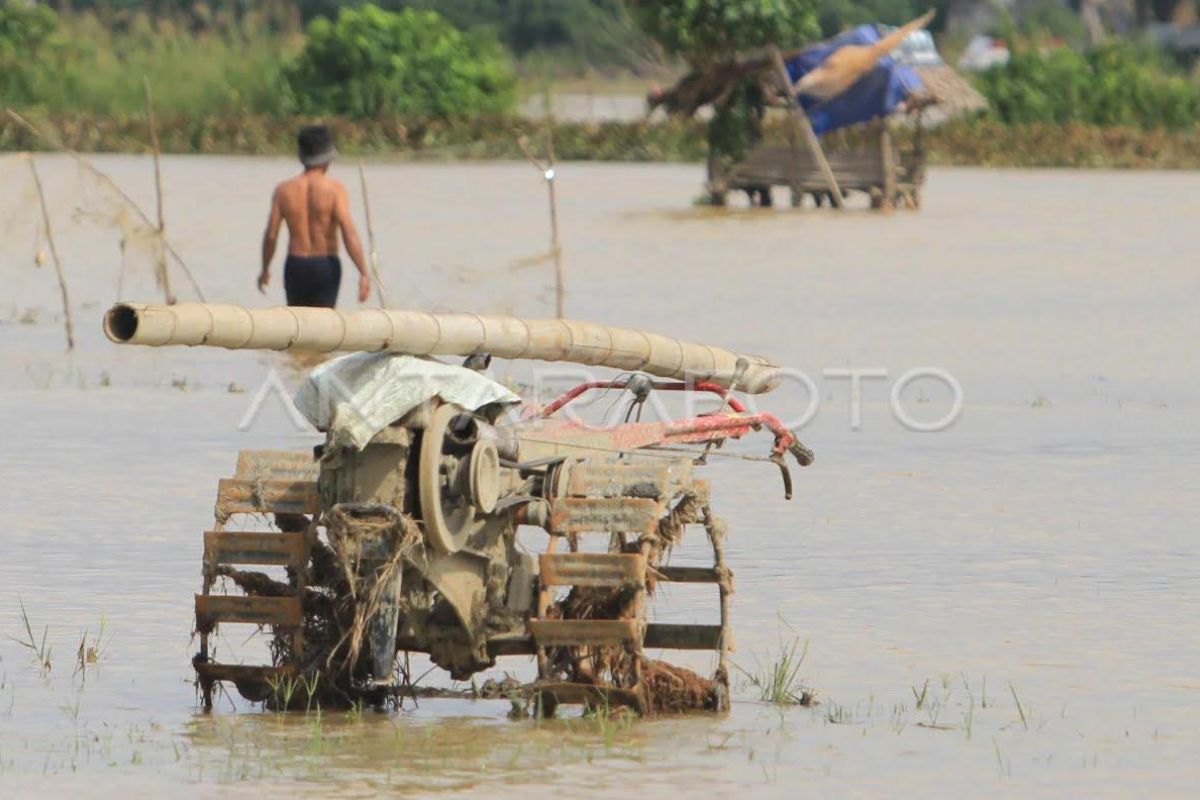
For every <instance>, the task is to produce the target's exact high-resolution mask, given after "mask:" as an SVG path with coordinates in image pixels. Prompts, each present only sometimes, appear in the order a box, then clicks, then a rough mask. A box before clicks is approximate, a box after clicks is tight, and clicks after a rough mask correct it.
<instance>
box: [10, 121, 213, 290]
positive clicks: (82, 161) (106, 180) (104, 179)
mask: <svg viewBox="0 0 1200 800" xmlns="http://www.w3.org/2000/svg"><path fill="white" fill-rule="evenodd" d="M5 113H7V114H8V116H9V117H11V118H12V119H13V120H14V121H15V122H16V123H17V124H19V125H21V126H23V127H25V128H26V129H28V130H29V131H30V132H31V133H33V135H34V136H37V137H38V138H40V139H44V140H46V141H47V142H50V143H51V144H53V145H54V146H55V147H58V148H59V149H60V150H62V151H63V152H64V153H66V154H67V155H68V156H70V157H71V158H73V159H75V161H76V162H77V163H78V164H79V165H80V166H82V167H83V168H84V169H86V170H87V171H88V172H90V173H91V174H92V175H94V176H95V177H96V179H97V180H99V181H100V182H101V183H103V184H104V185H105V186H107V187H109V188H110V189H111V190H112V191H113V193H115V194H116V195H117V196H118V197H119V198H120V199H121V200H122V201H123V202H124V203H125V204H126V205H127V206H129V207H130V208H132V209H133V210H134V211H135V212H137V215H138V216H139V217H141V220H142V223H143V224H144V225H145V226H146V227H147V228H150V229H151V230H153V229H154V223H153V222H151V221H150V217H149V216H147V214H146V212H145V211H143V210H142V207H141V206H139V205H138V204H137V202H136V201H134V199H133V198H132V197H130V196H129V195H128V194H126V193H125V190H124V189H122V188H121V187H120V186H118V185H117V182H116V181H114V180H113V179H112V178H110V177H109V176H108V175H107V174H106V173H104V172H102V171H101V170H100V169H99V168H97V167H96V165H95V164H93V163H92V162H90V161H88V160H87V159H86V158H84V157H83V156H81V155H80V154H79V153H77V152H75V151H74V150H72V149H70V148H69V147H66V146H64V145H63V143H62V141H61V140H59V139H57V138H55V137H52V136H50V135H48V134H47V133H46V132H45V131H43V130H42V129H41V128H39V127H37V126H36V125H34V124H33V123H32V122H30V121H29V120H27V119H25V117H23V116H21V115H20V114H18V113H17V112H16V111H14V110H13V109H11V108H6V109H5ZM162 244H163V247H164V248H165V249H166V251H167V255H169V256H171V258H173V259H174V260H175V263H176V264H178V265H179V268H180V269H182V270H183V274H184V275H185V276H187V279H188V282H189V283H191V285H192V289H193V290H194V291H195V292H196V296H197V297H198V298H200V300H201V301H203V300H204V293H203V292H202V291H200V286H199V284H197V283H196V279H195V277H193V276H192V271H191V270H190V269H188V265H187V263H186V262H185V261H184V260H183V256H181V255H179V253H178V251H176V250H175V247H174V246H173V245H172V244H171V243H170V241H168V240H167V238H166V237H162Z"/></svg>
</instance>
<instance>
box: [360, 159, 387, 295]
mask: <svg viewBox="0 0 1200 800" xmlns="http://www.w3.org/2000/svg"><path fill="white" fill-rule="evenodd" d="M358 180H359V183H361V184H362V197H363V208H364V209H365V210H366V214H367V247H368V248H370V250H371V255H370V260H371V277H372V278H373V279H374V280H375V295H376V296H377V297H378V299H379V307H380V308H387V295H386V294H385V293H384V291H383V279H382V278H381V277H380V276H379V251H378V250H376V249H375V223H374V222H373V221H372V220H371V194H370V192H368V191H367V171H366V170H365V169H364V168H363V162H362V161H359V162H358Z"/></svg>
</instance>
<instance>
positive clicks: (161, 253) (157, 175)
mask: <svg viewBox="0 0 1200 800" xmlns="http://www.w3.org/2000/svg"><path fill="white" fill-rule="evenodd" d="M142 85H143V86H145V88H146V126H147V127H148V128H149V129H150V148H151V150H153V152H154V193H155V198H156V200H157V206H158V242H156V243H155V244H156V246H155V248H154V256H155V267H156V269H157V270H158V282H159V285H160V286H162V288H163V294H164V295H166V299H167V305H174V304H175V295H174V294H172V292H171V276H170V275H168V274H167V254H166V250H165V248H164V247H163V242H164V241H165V240H166V235H167V231H166V222H165V221H164V220H163V186H162V156H161V155H160V153H159V150H158V128H157V126H156V125H155V124H154V97H153V95H152V94H151V92H150V79H149V78H148V77H146V76H145V75H143V76H142Z"/></svg>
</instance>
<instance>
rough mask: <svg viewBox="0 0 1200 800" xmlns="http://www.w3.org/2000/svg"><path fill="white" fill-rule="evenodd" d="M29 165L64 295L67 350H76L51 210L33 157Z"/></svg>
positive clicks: (69, 306)
mask: <svg viewBox="0 0 1200 800" xmlns="http://www.w3.org/2000/svg"><path fill="white" fill-rule="evenodd" d="M26 159H27V160H28V163H29V173H30V174H31V175H32V176H33V186H34V188H35V189H37V196H38V207H39V208H40V209H41V211H42V230H44V231H45V232H46V243H47V244H48V245H49V246H50V258H51V259H52V260H53V261H54V273H55V275H57V276H58V291H59V292H60V293H61V294H62V305H63V324H64V326H65V327H66V330H67V349H68V350H74V349H75V323H74V321H73V320H72V319H71V298H70V294H69V293H68V292H67V278H66V275H64V274H63V268H62V261H61V260H59V257H58V247H57V246H55V244H54V232H53V231H51V230H50V209H49V208H48V207H47V205H46V192H45V190H44V189H43V188H42V178H41V176H40V175H38V171H37V164H35V163H34V161H33V156H28V155H27V156H26Z"/></svg>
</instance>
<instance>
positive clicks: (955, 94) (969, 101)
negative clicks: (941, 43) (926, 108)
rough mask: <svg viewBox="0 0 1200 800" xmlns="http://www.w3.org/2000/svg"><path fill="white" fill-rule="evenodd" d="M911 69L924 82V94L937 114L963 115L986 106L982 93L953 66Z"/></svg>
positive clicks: (983, 108)
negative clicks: (934, 107) (931, 102)
mask: <svg viewBox="0 0 1200 800" xmlns="http://www.w3.org/2000/svg"><path fill="white" fill-rule="evenodd" d="M913 70H914V71H915V72H916V73H917V77H919V78H920V79H921V83H923V84H925V94H927V95H928V96H929V97H930V99H931V100H933V101H934V104H935V105H936V107H937V110H938V115H939V116H945V117H958V116H965V115H968V114H976V113H978V112H980V111H983V110H985V109H986V108H987V100H985V99H984V97H983V95H981V94H980V93H979V92H978V91H977V90H976V89H975V87H974V86H972V85H971V84H970V82H969V81H968V80H967V79H966V78H964V77H963V76H962V75H960V74H959V73H958V72H957V71H956V70H955V69H954V68H953V67H951V66H949V65H947V64H939V65H937V66H926V67H913Z"/></svg>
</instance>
